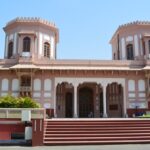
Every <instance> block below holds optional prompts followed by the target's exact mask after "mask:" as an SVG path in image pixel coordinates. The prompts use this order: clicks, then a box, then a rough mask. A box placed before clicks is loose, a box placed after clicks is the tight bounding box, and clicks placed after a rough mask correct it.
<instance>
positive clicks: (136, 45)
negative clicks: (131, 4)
mask: <svg viewBox="0 0 150 150" xmlns="http://www.w3.org/2000/svg"><path fill="white" fill-rule="evenodd" d="M110 43H111V45H112V58H113V59H114V60H119V59H121V60H141V59H150V22H149V21H143V22H142V21H135V22H131V23H128V24H124V25H121V26H119V27H118V29H117V31H116V32H115V34H114V35H113V37H112V39H111V41H110Z"/></svg>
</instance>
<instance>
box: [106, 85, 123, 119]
mask: <svg viewBox="0 0 150 150" xmlns="http://www.w3.org/2000/svg"><path fill="white" fill-rule="evenodd" d="M106 90H107V92H106V96H107V115H108V117H123V88H122V86H121V85H120V84H118V83H112V84H108V86H107V88H106Z"/></svg>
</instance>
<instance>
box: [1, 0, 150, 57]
mask: <svg viewBox="0 0 150 150" xmlns="http://www.w3.org/2000/svg"><path fill="white" fill-rule="evenodd" d="M16 17H41V18H44V19H47V20H49V21H52V22H55V24H56V25H57V27H58V28H59V33H60V42H59V44H58V48H57V58H59V59H111V46H110V44H109V40H110V39H111V37H112V35H113V33H114V32H115V30H116V29H117V27H118V26H119V25H121V24H124V23H128V22H131V21H136V20H149V21H150V0H124V1H123V0H1V1H0V45H1V46H0V58H3V54H4V40H5V34H4V31H3V29H2V28H3V27H4V26H5V24H6V23H7V22H8V21H10V20H11V19H14V18H16Z"/></svg>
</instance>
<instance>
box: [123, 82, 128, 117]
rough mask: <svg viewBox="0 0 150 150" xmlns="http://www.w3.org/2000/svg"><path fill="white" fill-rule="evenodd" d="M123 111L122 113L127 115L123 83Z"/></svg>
mask: <svg viewBox="0 0 150 150" xmlns="http://www.w3.org/2000/svg"><path fill="white" fill-rule="evenodd" d="M123 113H124V117H125V118H126V117H128V114H127V103H126V86H125V85H124V87H123Z"/></svg>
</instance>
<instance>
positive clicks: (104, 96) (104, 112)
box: [103, 85, 107, 118]
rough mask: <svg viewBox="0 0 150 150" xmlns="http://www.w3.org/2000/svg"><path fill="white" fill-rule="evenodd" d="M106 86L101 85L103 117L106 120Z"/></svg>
mask: <svg viewBox="0 0 150 150" xmlns="http://www.w3.org/2000/svg"><path fill="white" fill-rule="evenodd" d="M106 107H107V106H106V85H103V117H104V118H107V108H106Z"/></svg>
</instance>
